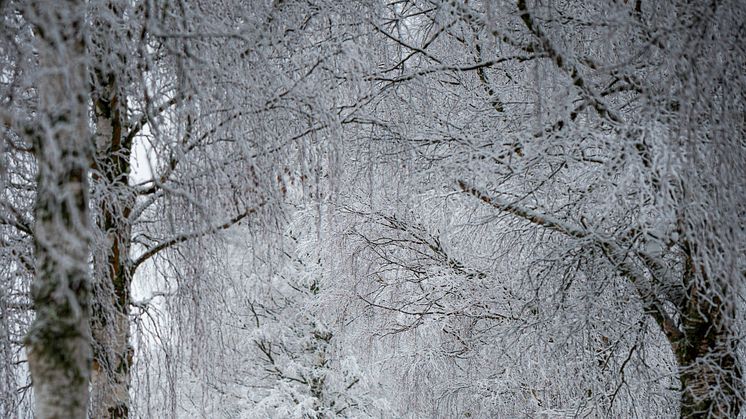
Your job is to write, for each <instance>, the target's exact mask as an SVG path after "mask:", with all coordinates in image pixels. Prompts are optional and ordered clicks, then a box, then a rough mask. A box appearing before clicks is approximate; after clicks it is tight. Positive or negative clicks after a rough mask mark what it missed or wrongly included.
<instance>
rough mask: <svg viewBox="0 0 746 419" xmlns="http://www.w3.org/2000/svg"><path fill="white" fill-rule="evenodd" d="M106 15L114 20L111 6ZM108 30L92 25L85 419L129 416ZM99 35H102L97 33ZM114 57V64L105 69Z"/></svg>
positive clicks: (126, 148)
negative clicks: (92, 234)
mask: <svg viewBox="0 0 746 419" xmlns="http://www.w3.org/2000/svg"><path fill="white" fill-rule="evenodd" d="M107 7H108V9H109V11H110V12H111V13H112V14H113V15H114V16H118V15H120V14H121V13H120V12H119V11H118V10H117V8H116V4H115V2H108V3H107ZM108 29H109V28H108V26H106V24H105V23H102V22H99V21H96V22H94V30H95V33H96V34H97V35H98V36H94V38H93V43H94V53H93V56H94V58H95V63H94V68H93V85H92V89H91V92H92V101H93V106H94V116H95V118H94V123H95V142H96V158H95V165H94V168H95V170H94V175H93V182H94V190H96V191H97V192H96V194H95V197H94V199H95V200H96V202H95V205H96V208H97V213H96V227H97V230H98V232H99V240H98V242H97V249H96V252H95V253H94V266H95V273H94V291H95V302H94V311H93V319H92V329H93V340H94V341H93V345H94V362H93V375H92V379H91V391H92V393H91V415H92V416H93V417H96V418H126V417H128V416H129V386H130V367H131V364H132V348H131V346H130V345H129V337H130V324H129V305H130V282H131V262H130V259H129V258H130V247H131V245H130V243H131V231H132V229H131V224H130V215H131V213H132V208H133V206H134V203H135V196H134V194H133V190H132V188H131V187H130V185H129V178H130V157H131V153H132V139H131V138H129V137H128V136H127V135H126V132H125V126H126V123H125V118H126V112H127V106H126V100H125V94H124V93H122V86H121V85H120V83H121V80H120V77H121V76H120V74H118V71H122V70H123V68H124V67H125V66H126V62H125V61H126V57H122V56H118V55H116V52H115V48H114V45H112V42H113V41H112V38H115V36H116V34H114V35H110V34H109V30H108ZM102 31H103V32H102ZM112 57H117V58H116V60H115V62H116V63H117V65H113V66H112V64H111V62H112V60H114V58H112Z"/></svg>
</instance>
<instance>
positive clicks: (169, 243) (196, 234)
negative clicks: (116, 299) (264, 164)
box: [130, 203, 265, 274]
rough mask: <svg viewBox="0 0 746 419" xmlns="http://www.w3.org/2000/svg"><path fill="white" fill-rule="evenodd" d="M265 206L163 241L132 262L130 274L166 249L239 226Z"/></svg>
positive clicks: (260, 205) (261, 205) (258, 206)
mask: <svg viewBox="0 0 746 419" xmlns="http://www.w3.org/2000/svg"><path fill="white" fill-rule="evenodd" d="M264 204H265V203H261V204H259V205H257V206H256V207H253V208H249V209H247V210H245V211H243V212H241V213H240V214H238V215H236V216H234V217H233V218H231V219H230V220H228V221H226V222H224V223H222V224H219V225H213V226H209V227H207V228H205V229H203V230H198V231H190V232H187V233H183V234H179V235H177V236H175V237H172V238H170V239H168V240H164V241H162V242H160V243H158V244H156V245H154V246H153V247H151V248H150V249H148V250H146V251H145V252H143V254H141V255H140V256H139V257H138V258H137V259H135V260H134V261H133V262H132V265H131V266H130V272H131V274H134V273H135V271H136V270H137V268H138V267H139V266H140V265H142V264H143V263H144V262H145V261H147V260H148V259H150V258H152V257H153V256H155V255H157V254H158V253H159V252H161V251H163V250H166V249H168V248H170V247H173V246H175V245H177V244H180V243H184V242H186V241H189V240H193V239H197V238H200V237H204V236H207V235H209V234H213V233H216V232H218V231H220V230H225V229H228V228H230V227H232V226H234V225H235V224H237V223H238V222H239V221H241V220H243V219H244V218H246V217H248V216H249V215H251V214H254V213H256V212H257V211H258V210H259V209H260V208H261V207H263V206H264Z"/></svg>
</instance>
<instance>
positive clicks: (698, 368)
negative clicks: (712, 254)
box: [675, 287, 743, 419]
mask: <svg viewBox="0 0 746 419" xmlns="http://www.w3.org/2000/svg"><path fill="white" fill-rule="evenodd" d="M704 297H705V296H704V295H701V293H700V292H698V290H697V289H696V287H695V288H693V290H692V292H691V296H690V297H689V299H688V307H687V310H686V313H685V317H684V319H683V321H682V326H683V327H682V329H683V331H684V335H683V339H682V340H680V341H679V342H678V343H677V345H676V346H675V348H676V358H677V361H678V363H679V379H680V381H681V401H680V406H681V417H682V418H687V419H688V418H737V417H738V415H739V414H740V411H741V398H742V397H743V394H742V393H743V388H742V371H741V366H740V363H739V361H738V359H737V358H736V356H735V354H736V348H735V342H736V340H735V338H734V331H733V328H732V321H733V319H732V318H731V319H729V318H728V317H729V316H727V314H728V310H726V308H725V307H724V305H723V303H722V300H721V299H720V298H718V297H713V298H710V299H707V298H704Z"/></svg>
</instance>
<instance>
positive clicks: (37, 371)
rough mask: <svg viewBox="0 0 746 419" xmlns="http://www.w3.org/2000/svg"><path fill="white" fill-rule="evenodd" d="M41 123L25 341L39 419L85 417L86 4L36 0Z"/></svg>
mask: <svg viewBox="0 0 746 419" xmlns="http://www.w3.org/2000/svg"><path fill="white" fill-rule="evenodd" d="M24 15H25V17H26V19H27V20H28V21H29V22H31V23H32V24H33V25H34V30H35V34H36V36H37V39H38V42H37V44H36V47H37V48H38V54H39V55H38V56H39V60H40V64H41V70H40V71H39V73H38V78H37V79H36V80H37V87H38V95H39V110H38V113H37V115H38V125H37V129H36V130H35V133H34V134H32V137H33V138H32V140H33V144H34V151H35V153H36V162H37V170H38V172H37V181H38V184H37V192H36V194H37V196H36V206H35V210H34V213H35V214H34V215H35V224H34V241H35V256H36V275H35V279H34V282H33V285H32V289H31V295H32V298H33V301H34V308H35V311H36V318H35V319H34V322H33V323H32V325H31V328H30V330H29V332H28V335H27V337H26V348H27V351H28V363H29V368H30V370H31V377H32V380H33V388H34V396H35V417H36V418H40V419H52V418H59V419H62V418H65V419H71V418H72V419H74V418H85V417H86V412H87V408H88V381H89V377H90V363H91V345H90V325H89V322H90V301H89V300H90V273H89V257H90V252H89V250H90V249H89V247H90V245H89V244H90V237H91V231H90V222H89V212H88V180H87V177H88V168H89V166H90V160H91V151H92V150H91V142H90V136H89V132H88V117H87V95H86V92H87V89H86V68H85V46H84V42H83V35H82V33H83V31H82V28H83V25H84V19H85V14H84V7H83V3H82V1H79V0H65V1H59V2H50V1H33V2H29V3H28V4H27V7H26V9H25V10H24Z"/></svg>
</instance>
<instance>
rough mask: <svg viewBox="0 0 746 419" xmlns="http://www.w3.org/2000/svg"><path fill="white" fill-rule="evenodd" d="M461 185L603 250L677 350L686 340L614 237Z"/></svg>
mask: <svg viewBox="0 0 746 419" xmlns="http://www.w3.org/2000/svg"><path fill="white" fill-rule="evenodd" d="M458 185H459V188H460V189H461V190H462V191H463V192H466V193H468V194H470V195H472V196H474V197H476V198H479V199H480V200H481V201H482V202H484V203H486V204H488V205H490V206H492V207H493V208H496V209H498V210H500V211H503V212H507V213H509V214H511V215H513V216H515V217H518V218H521V219H524V220H526V221H529V222H530V223H532V224H535V225H537V226H540V227H544V228H546V229H549V230H552V231H556V232H558V233H561V234H564V235H565V236H568V237H571V238H575V239H585V240H588V241H589V242H590V243H591V244H592V245H594V246H596V247H598V248H600V249H601V250H602V251H603V252H604V254H605V255H606V257H607V258H608V259H609V261H610V262H611V263H612V264H613V265H614V266H615V267H616V268H617V269H618V270H619V272H620V273H621V274H622V275H623V276H624V277H625V278H627V279H628V280H629V282H630V283H631V284H632V285H633V286H634V288H635V290H636V292H637V294H638V296H639V297H640V299H641V301H642V304H643V306H644V307H645V312H646V314H650V315H651V316H652V317H653V319H654V320H655V321H656V323H658V326H659V327H660V328H661V330H662V331H663V333H664V334H665V335H666V337H667V338H668V340H669V342H670V343H671V346H672V347H673V349H674V351H675V350H676V348H677V347H678V343H679V342H680V341H681V340H682V338H683V337H684V334H683V332H682V331H681V330H680V329H679V327H678V326H677V324H676V322H675V321H674V320H673V318H672V317H671V316H670V315H669V314H668V313H667V312H666V310H665V309H664V304H663V302H662V301H661V300H660V299H659V298H658V297H657V296H656V295H655V292H654V290H653V287H652V286H651V284H650V281H649V280H648V279H647V278H646V276H645V274H644V272H642V271H641V270H640V269H639V268H638V267H637V265H635V264H634V263H633V262H632V260H631V259H630V258H629V257H628V256H629V255H628V253H629V252H627V251H626V250H625V249H624V248H623V247H622V246H620V245H619V244H618V243H617V242H616V241H615V240H614V239H613V238H610V237H604V236H602V235H600V234H597V233H594V232H590V231H588V230H586V229H585V228H582V227H579V226H576V225H573V224H571V223H568V222H566V221H563V220H559V219H557V218H555V217H552V216H550V215H548V214H543V213H541V212H538V211H535V210H532V209H529V208H525V207H523V206H521V205H518V204H516V203H513V202H505V201H503V200H501V199H499V198H496V197H490V196H488V195H486V194H485V193H483V192H482V191H480V190H479V189H477V188H476V187H473V186H471V185H469V184H467V183H466V182H464V181H463V180H459V181H458Z"/></svg>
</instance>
